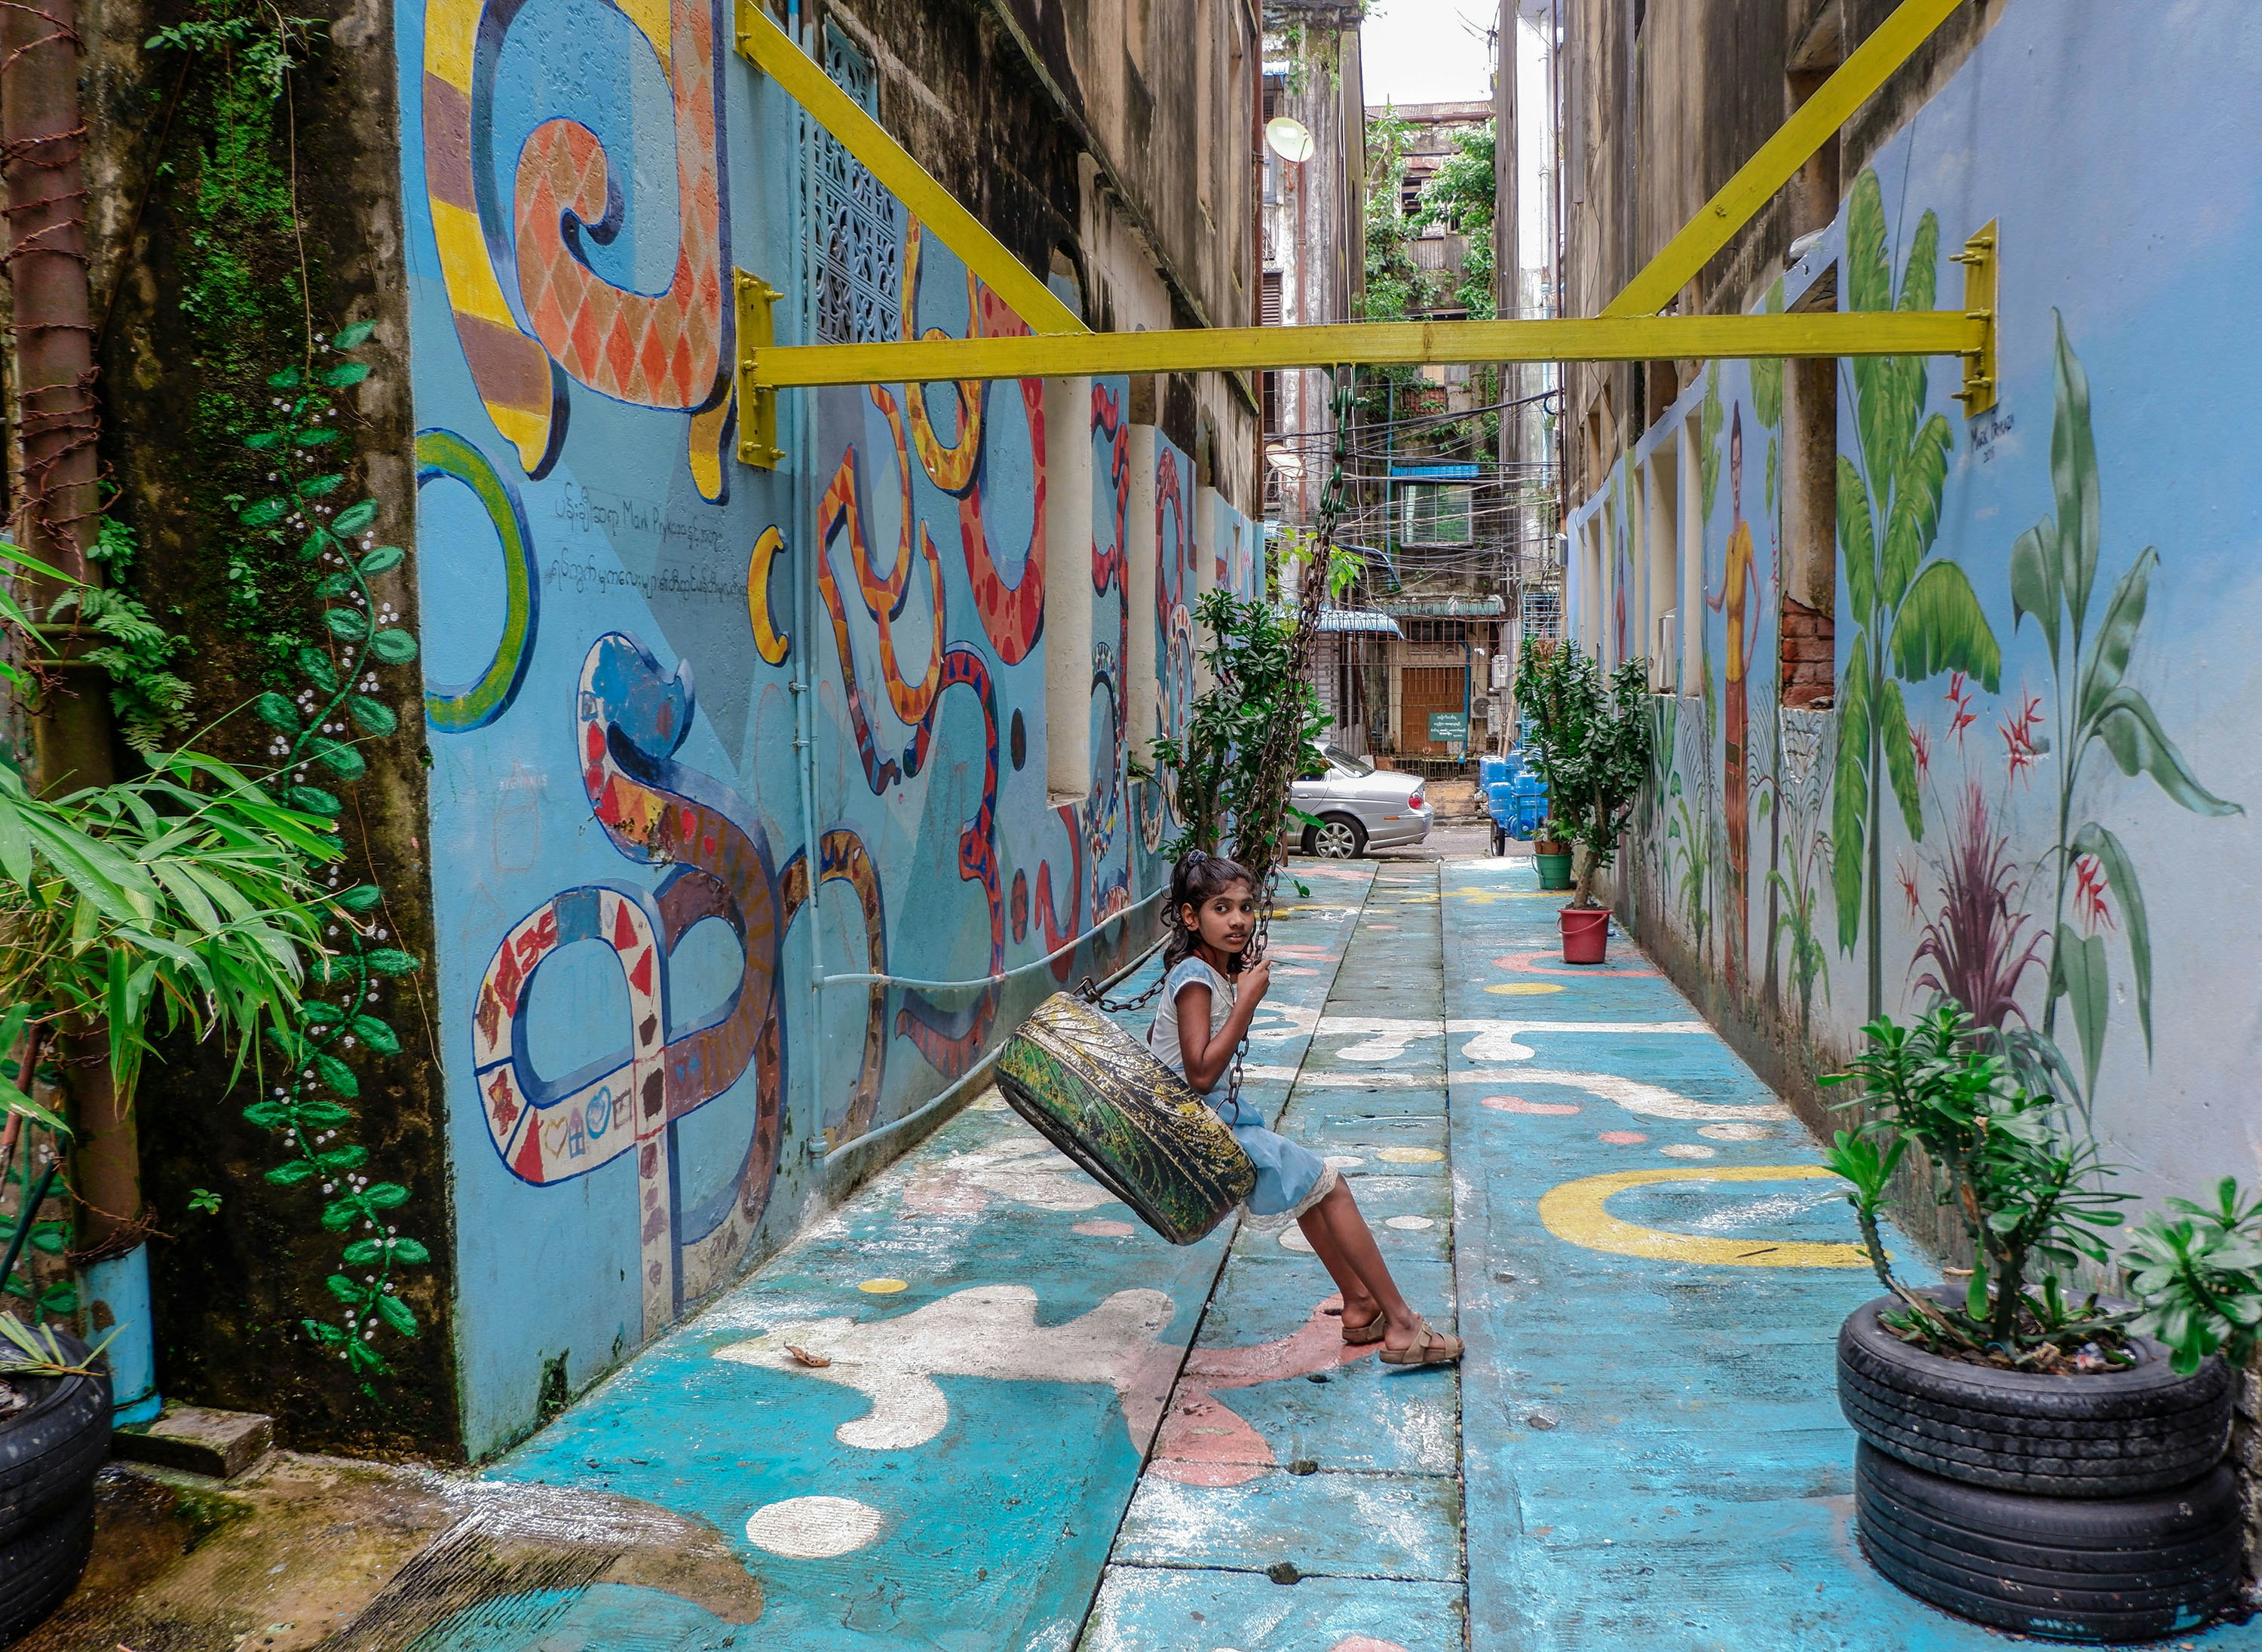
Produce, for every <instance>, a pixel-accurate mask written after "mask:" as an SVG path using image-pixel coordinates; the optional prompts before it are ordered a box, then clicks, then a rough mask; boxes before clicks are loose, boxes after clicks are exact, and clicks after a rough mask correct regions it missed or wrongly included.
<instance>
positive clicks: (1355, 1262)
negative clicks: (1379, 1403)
mask: <svg viewBox="0 0 2262 1652" xmlns="http://www.w3.org/2000/svg"><path fill="white" fill-rule="evenodd" d="M1166 921H1168V922H1169V933H1168V935H1167V938H1166V939H1165V940H1164V941H1163V1004H1162V1007H1161V1008H1160V1009H1158V1010H1156V1012H1155V1025H1154V1027H1153V1028H1151V1029H1150V1030H1149V1032H1148V1034H1147V1044H1148V1047H1149V1049H1151V1050H1153V1051H1154V1052H1155V1053H1156V1056H1158V1057H1161V1058H1162V1060H1163V1064H1165V1065H1166V1066H1168V1067H1169V1068H1170V1069H1171V1071H1174V1072H1178V1073H1181V1074H1183V1075H1184V1076H1185V1081H1186V1082H1187V1083H1188V1084H1190V1085H1192V1086H1193V1087H1194V1088H1195V1089H1196V1090H1199V1091H1200V1092H1202V1093H1203V1094H1202V1099H1203V1100H1205V1101H1207V1103H1208V1104H1209V1107H1210V1109H1211V1110H1212V1111H1213V1112H1214V1113H1215V1114H1216V1115H1218V1117H1219V1118H1220V1119H1221V1120H1223V1121H1224V1122H1225V1124H1226V1127H1227V1128H1228V1129H1230V1130H1232V1132H1233V1136H1234V1139H1235V1141H1237V1142H1239V1143H1241V1146H1242V1151H1244V1152H1246V1153H1247V1154H1248V1155H1249V1158H1250V1163H1251V1164H1253V1165H1256V1166H1257V1188H1256V1191H1255V1192H1253V1193H1251V1194H1250V1195H1249V1211H1250V1215H1252V1216H1281V1215H1286V1216H1293V1217H1295V1218H1296V1223H1297V1225H1298V1226H1299V1227H1300V1228H1302V1229H1303V1230H1304V1237H1306V1238H1307V1239H1309V1240H1310V1241H1311V1242H1312V1251H1313V1253H1314V1254H1315V1255H1316V1256H1317V1257H1318V1258H1319V1259H1320V1260H1321V1261H1322V1263H1324V1264H1325V1265H1326V1266H1327V1270H1328V1273H1329V1274H1330V1275H1331V1276H1333V1278H1334V1280H1335V1282H1336V1285H1337V1286H1339V1287H1340V1288H1342V1290H1343V1302H1344V1305H1343V1337H1344V1341H1345V1342H1349V1343H1358V1344H1365V1343H1371V1342H1379V1343H1380V1344H1381V1345H1382V1356H1381V1357H1382V1359H1383V1360H1384V1361H1385V1362H1386V1363H1387V1364H1390V1365H1450V1364H1452V1362H1453V1361H1454V1360H1458V1359H1459V1358H1460V1357H1461V1339H1460V1338H1459V1337H1448V1336H1446V1335H1444V1333H1443V1332H1442V1331H1433V1330H1431V1329H1430V1326H1429V1325H1427V1324H1424V1323H1423V1320H1422V1317H1421V1316H1419V1315H1418V1314H1416V1313H1415V1311H1414V1310H1413V1309H1410V1308H1408V1307H1407V1305H1406V1299H1405V1298H1404V1297H1402V1296H1401V1295H1399V1294H1398V1287H1397V1284H1396V1283H1395V1282H1394V1280H1392V1279H1391V1277H1390V1270H1389V1269H1388V1268H1387V1267H1385V1266H1383V1263H1382V1252H1380V1251H1379V1250H1377V1249H1376V1248H1375V1244H1374V1236H1373V1235H1372V1233H1370V1232H1368V1231H1367V1227H1366V1223H1365V1220H1364V1219H1363V1218H1361V1216H1359V1214H1358V1205H1357V1204H1355V1203H1354V1202H1353V1201H1352V1200H1351V1189H1350V1188H1349V1187H1346V1186H1344V1180H1343V1178H1342V1177H1340V1176H1338V1175H1337V1174H1336V1170H1335V1166H1333V1165H1329V1164H1327V1163H1325V1162H1323V1161H1322V1159H1321V1158H1320V1157H1319V1155H1318V1154H1316V1153H1315V1152H1313V1151H1311V1150H1310V1149H1308V1148H1305V1147H1300V1146H1298V1145H1297V1144H1296V1143H1293V1142H1292V1141H1289V1140H1288V1139H1287V1138H1286V1136H1276V1135H1274V1134H1273V1133H1272V1132H1271V1130H1269V1129H1265V1128H1264V1119H1263V1117H1262V1116H1261V1115H1259V1114H1258V1112H1257V1109H1256V1108H1255V1107H1252V1106H1251V1105H1250V1104H1249V1103H1248V1102H1245V1101H1242V1100H1238V1099H1237V1098H1234V1097H1232V1096H1231V1095H1229V1093H1228V1084H1227V1078H1228V1073H1229V1072H1230V1071H1231V1069H1232V1066H1233V1056H1234V1051H1235V1050H1237V1049H1239V1048H1240V1045H1241V1040H1242V1037H1243V1035H1244V1034H1246V1033H1247V1032H1248V1031H1249V1023H1250V1019H1251V1018H1252V1017H1254V1016H1255V1014H1257V1004H1258V1003H1259V1002H1260V1001H1261V1000H1262V999H1264V989H1265V987H1266V986H1267V985H1269V984H1270V982H1271V967H1270V966H1269V965H1267V964H1265V963H1263V962H1262V961H1259V962H1258V963H1251V964H1248V965H1245V966H1244V965H1243V963H1242V958H1241V955H1242V951H1243V949H1244V948H1245V947H1246V946H1247V945H1248V944H1249V937H1250V934H1251V932H1252V931H1254V930H1255V928H1256V927H1257V889H1256V882H1255V880H1254V879H1253V878H1251V877H1250V876H1249V874H1248V872H1247V871H1246V870H1244V869H1243V868H1242V867H1241V866H1240V865H1239V864H1237V863H1236V862H1232V861H1228V860H1227V859H1225V858H1224V857H1223V856H1221V855H1208V854H1205V853H1204V852H1203V851H1202V850H1200V849H1192V850H1189V851H1188V852H1187V853H1186V854H1185V856H1184V857H1183V858H1182V859H1180V861H1179V862H1178V866H1177V868H1176V869H1175V870H1173V871H1172V873H1171V920H1166Z"/></svg>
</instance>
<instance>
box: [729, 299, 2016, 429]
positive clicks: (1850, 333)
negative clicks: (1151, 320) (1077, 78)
mask: <svg viewBox="0 0 2262 1652" xmlns="http://www.w3.org/2000/svg"><path fill="white" fill-rule="evenodd" d="M1989 326H1990V318H1987V317H1984V316H1972V315H1966V314H1963V313H1962V312H1961V311H1956V310H1881V311H1853V312H1849V313H1845V314H1840V313H1836V312H1829V311H1826V312H1822V313H1819V314H1790V315H1686V316H1660V315H1643V316H1629V317H1620V318H1614V319H1583V320H1569V321H1365V322H1351V323H1346V324H1344V325H1339V326H1332V327H1227V328H1185V329H1179V330H1167V331H1162V332H1152V333H1083V334H1078V335H1073V336H1070V335H1052V336H1040V337H1032V338H947V339H921V340H918V341H916V342H909V341H907V342H904V343H884V344H803V345H789V346H784V347H782V348H775V349H763V348H760V346H759V345H756V346H755V347H754V348H753V349H751V350H745V351H742V354H741V358H740V382H739V389H740V391H741V393H742V394H743V395H745V396H746V397H747V398H749V399H751V397H752V396H753V393H755V392H757V391H763V390H773V389H782V388H785V387H787V386H808V385H862V384H922V383H925V384H936V383H941V382H944V381H946V380H949V379H1074V378H1081V377H1084V376H1085V375H1087V374H1099V373H1156V372H1230V371H1233V370H1235V369H1239V368H1280V367H1331V366H1337V365H1342V364H1350V363H1382V362H1401V363H1422V362H1444V363H1458V362H1519V361H1650V360H1657V359H1660V358H1680V359H1695V360H1704V361H1724V360H1734V359H1753V358H1760V357H1839V356H1970V355H1976V354H1977V353H1978V352H1979V351H1981V350H1985V349H1986V348H1987V344H1988V328H1989ZM741 405H744V403H742V404H741Z"/></svg>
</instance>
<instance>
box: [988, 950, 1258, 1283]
mask: <svg viewBox="0 0 2262 1652" xmlns="http://www.w3.org/2000/svg"><path fill="white" fill-rule="evenodd" d="M998 1088H999V1089H1000V1090H1002V1091H1003V1092H1005V1100H1007V1101H1009V1102H1011V1103H1012V1107H1013V1110H1014V1111H1015V1112H1017V1113H1019V1115H1021V1116H1022V1117H1023V1118H1025V1119H1027V1120H1028V1122H1030V1123H1031V1124H1033V1125H1034V1126H1035V1127H1036V1129H1037V1130H1038V1132H1039V1134H1041V1135H1042V1136H1044V1137H1045V1139H1046V1140H1048V1141H1049V1142H1050V1143H1052V1144H1053V1145H1054V1146H1055V1147H1057V1148H1059V1149H1060V1151H1062V1152H1063V1153H1065V1154H1067V1155H1068V1156H1069V1157H1070V1158H1072V1159H1074V1160H1075V1161H1076V1162H1077V1164H1078V1165H1082V1166H1083V1167H1084V1170H1085V1171H1086V1172H1089V1173H1090V1174H1091V1179H1093V1180H1094V1181H1097V1182H1098V1183H1099V1185H1100V1186H1101V1187H1105V1188H1106V1189H1107V1191H1108V1192H1109V1193H1111V1194H1114V1195H1115V1196H1116V1197H1117V1198H1118V1199H1120V1200H1121V1201H1123V1202H1124V1203H1125V1204H1127V1205H1129V1206H1130V1207H1131V1208H1132V1209H1134V1210H1135V1211H1137V1212H1138V1213H1139V1219H1140V1220H1141V1221H1142V1222H1144V1223H1146V1224H1147V1225H1148V1226H1149V1227H1150V1228H1152V1229H1154V1230H1155V1231H1156V1232H1157V1233H1159V1234H1161V1235H1162V1236H1163V1237H1164V1238H1166V1239H1168V1240H1169V1241H1170V1242H1171V1244H1193V1243H1194V1241H1196V1240H1197V1239H1199V1238H1201V1237H1203V1236H1204V1235H1206V1234H1207V1233H1208V1232H1209V1230H1211V1229H1212V1228H1214V1227H1215V1226H1217V1224H1218V1223H1220V1222H1221V1221H1223V1220H1224V1219H1225V1216H1226V1213H1227V1212H1228V1211H1229V1210H1231V1209H1232V1208H1234V1207H1235V1205H1237V1204H1239V1203H1240V1202H1241V1201H1243V1200H1244V1199H1246V1198H1248V1197H1249V1195H1250V1192H1251V1190H1253V1189H1254V1188H1255V1187H1256V1186H1257V1170H1256V1167H1255V1166H1254V1165H1251V1164H1250V1162H1249V1155H1248V1154H1246V1153H1244V1152H1243V1151H1241V1143H1238V1142H1236V1141H1235V1140H1234V1139H1233V1132H1232V1131H1231V1130H1228V1129H1226V1127H1225V1125H1224V1122H1222V1121H1221V1120H1220V1119H1219V1117H1218V1116H1217V1115H1216V1114H1214V1113H1213V1112H1211V1111H1210V1110H1209V1108H1208V1107H1207V1106H1206V1105H1205V1104H1204V1103H1203V1101H1202V1099H1201V1098H1200V1097H1199V1096H1198V1095H1196V1094H1195V1093H1193V1091H1192V1089H1191V1088H1190V1087H1189V1086H1187V1084H1186V1082H1185V1079H1183V1078H1179V1077H1178V1074H1176V1073H1175V1072H1172V1071H1171V1070H1170V1069H1169V1068H1168V1067H1165V1066H1164V1065H1163V1064H1162V1063H1161V1062H1160V1061H1157V1060H1156V1058H1155V1054H1154V1052H1153V1051H1152V1050H1149V1049H1148V1048H1147V1046H1146V1045H1144V1044H1142V1043H1141V1042H1139V1041H1138V1040H1136V1039H1135V1038H1133V1037H1132V1036H1131V1035H1130V1034H1128V1033H1127V1032H1125V1031H1124V1030H1123V1029H1122V1028H1120V1027H1118V1026H1117V1025H1116V1024H1115V1023H1114V1022H1113V1021H1109V1020H1108V1019H1107V1018H1106V1016H1105V1015H1102V1014H1100V1013H1099V1011H1098V1010H1096V1009H1094V1008H1092V1007H1091V1006H1090V1005H1089V1004H1086V1003H1084V1001H1083V1000H1082V999H1076V998H1071V997H1070V996H1069V995H1068V994H1067V993H1065V992H1055V993H1054V994H1053V995H1052V996H1051V997H1050V998H1048V999H1046V1000H1045V1001H1044V1002H1043V1003H1041V1004H1040V1005H1038V1006H1037V1007H1036V1009H1035V1010H1034V1012H1033V1013H1032V1014H1030V1016H1029V1019H1028V1020H1027V1021H1024V1022H1023V1023H1022V1024H1021V1027H1020V1029H1019V1031H1018V1032H1016V1033H1015V1034H1014V1035H1012V1038H1010V1039H1008V1040H1007V1041H1006V1042H1005V1050H1003V1052H1001V1054H1000V1055H999V1057H998Z"/></svg>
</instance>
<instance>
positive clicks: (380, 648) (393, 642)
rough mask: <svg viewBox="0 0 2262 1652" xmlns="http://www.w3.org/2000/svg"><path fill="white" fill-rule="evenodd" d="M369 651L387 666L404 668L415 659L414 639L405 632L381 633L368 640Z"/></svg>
mask: <svg viewBox="0 0 2262 1652" xmlns="http://www.w3.org/2000/svg"><path fill="white" fill-rule="evenodd" d="M331 611H332V612H333V613H335V612H336V611H337V610H335V609H334V610H331ZM369 651H370V653H372V654H374V655H376V656H377V657H378V659H379V660H383V661H384V662H385V664H386V665H388V666H405V665H407V663H408V662H409V661H410V660H414V659H415V658H416V638H414V636H413V635H411V634H410V633H409V632H407V631H379V632H378V633H377V635H375V636H374V637H371V638H370V639H369Z"/></svg>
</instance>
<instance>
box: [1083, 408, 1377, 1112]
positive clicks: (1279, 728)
mask: <svg viewBox="0 0 2262 1652" xmlns="http://www.w3.org/2000/svg"><path fill="white" fill-rule="evenodd" d="M1350 422H1351V375H1350V374H1348V373H1344V375H1343V376H1342V378H1341V379H1340V380H1339V381H1338V383H1337V384H1336V394H1335V451H1334V452H1333V454H1332V455H1331V456H1330V458H1329V469H1328V480H1327V485H1326V487H1324V488H1323V489H1322V491H1321V494H1320V509H1319V516H1318V521H1317V523H1316V530H1315V535H1314V538H1313V546H1312V552H1311V555H1310V557H1309V558H1308V559H1307V564H1306V566H1305V568H1304V573H1303V577H1302V579H1301V581H1300V582H1299V584H1298V588H1297V593H1296V595H1297V602H1296V624H1295V629H1294V630H1293V631H1291V632H1290V633H1289V639H1288V673H1287V681H1288V682H1300V681H1301V680H1302V678H1303V675H1304V672H1305V669H1306V667H1307V665H1308V664H1309V663H1310V660H1311V654H1312V638H1314V637H1315V636H1316V635H1317V634H1318V632H1319V628H1320V610H1321V609H1322V607H1323V606H1325V604H1326V602H1327V588H1328V567H1329V562H1330V561H1331V559H1332V557H1333V552H1334V550H1335V536H1336V522H1337V521H1338V520H1339V519H1340V517H1341V516H1342V514H1343V505H1344V469H1345V464H1346V459H1347V454H1346V451H1345V447H1344V442H1345V431H1346V428H1347V427H1348V425H1349V423H1350ZM1301 732H1303V731H1302V725H1301V723H1300V720H1294V721H1292V720H1291V719H1289V718H1274V719H1273V720H1272V724H1271V726H1270V727H1269V728H1268V729H1266V731H1265V735H1264V746H1263V747H1262V748H1261V750H1260V753H1259V755H1258V759H1257V785H1256V787H1255V788H1254V790H1255V793H1256V800H1257V807H1256V809H1255V810H1253V811H1252V812H1251V814H1250V818H1249V819H1246V820H1244V821H1243V824H1242V826H1241V829H1240V830H1239V831H1238V832H1237V833H1235V842H1234V848H1235V850H1236V851H1240V850H1241V847H1242V845H1243V843H1254V844H1255V845H1256V846H1257V848H1260V849H1261V850H1262V851H1263V852H1264V874H1263V878H1262V887H1261V888H1260V889H1259V891H1258V892H1257V927H1256V928H1255V929H1254V930H1252V931H1251V932H1250V936H1249V944H1248V945H1247V946H1245V947H1243V949H1242V953H1241V963H1242V967H1243V969H1247V968H1248V967H1249V966H1250V964H1252V963H1257V962H1258V961H1259V960H1261V959H1262V958H1263V957H1264V949H1265V945H1266V943H1267V942H1268V941H1270V940H1271V920H1272V903H1273V901H1274V900H1275V899H1276V898H1277V897H1278V892H1279V884H1280V841H1281V827H1282V822H1283V821H1284V819H1286V815H1287V811H1288V789H1289V787H1290V786H1291V785H1292V784H1293V783H1294V779H1295V776H1293V774H1292V773H1290V765H1291V762H1292V761H1293V759H1294V758H1295V757H1296V756H1297V755H1299V753H1298V752H1297V749H1296V747H1297V737H1298V736H1299V735H1300V734H1301ZM1241 858H1243V860H1244V862H1245V860H1246V858H1247V857H1246V855H1242V857H1241ZM1164 921H1165V922H1168V923H1175V922H1177V921H1178V914H1177V913H1171V915H1170V916H1169V917H1168V918H1166V919H1165V920H1164ZM1162 990H1163V982H1162V979H1161V978H1157V979H1156V982H1155V984H1154V985H1152V986H1150V987H1149V988H1148V989H1147V990H1146V991H1145V992H1142V993H1140V994H1139V995H1138V996H1137V997H1136V998H1128V999H1112V998H1106V997H1103V996H1102V995H1101V993H1100V991H1099V982H1098V981H1097V980H1096V979H1094V978H1093V977H1091V976H1088V975H1087V976H1085V977H1084V979H1082V980H1081V981H1078V982H1077V984H1076V985H1075V986H1073V987H1072V988H1070V991H1071V992H1073V993H1074V994H1075V995H1076V996H1077V997H1078V998H1080V999H1083V1000H1084V1002H1085V1003H1087V1004H1091V1005H1095V1006H1098V1007H1099V1008H1100V1009H1103V1010H1106V1011H1108V1012H1110V1013H1111V1014H1119V1015H1120V1014H1125V1013H1126V1012H1127V1011H1131V1010H1135V1009H1143V1008H1144V1007H1145V1006H1147V1005H1149V1004H1150V1003H1152V1002H1153V1001H1154V999H1155V997H1156V994H1157V993H1159V992H1162ZM1248 1058H1249V1035H1247V1034H1246V1033H1243V1035H1242V1038H1241V1042H1240V1043H1239V1044H1238V1045H1237V1046H1235V1050H1234V1052H1233V1069H1232V1076H1231V1078H1229V1079H1228V1083H1227V1087H1226V1099H1227V1100H1228V1101H1229V1102H1231V1103H1232V1104H1234V1105H1235V1107H1238V1106H1239V1105H1240V1101H1241V1082H1242V1076H1243V1068H1244V1066H1245V1064H1247V1061H1248Z"/></svg>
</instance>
